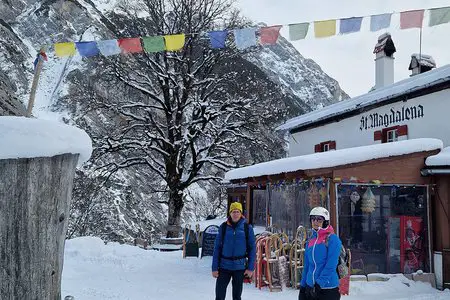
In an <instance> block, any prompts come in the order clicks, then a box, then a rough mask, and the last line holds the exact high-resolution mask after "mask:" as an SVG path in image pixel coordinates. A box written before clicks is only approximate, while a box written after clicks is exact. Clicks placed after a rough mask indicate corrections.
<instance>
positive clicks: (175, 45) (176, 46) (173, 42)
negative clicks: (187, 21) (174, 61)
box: [164, 33, 185, 51]
mask: <svg viewBox="0 0 450 300" xmlns="http://www.w3.org/2000/svg"><path fill="white" fill-rule="evenodd" d="M184 39H185V35H184V33H182V34H173V35H165V36H164V40H165V41H166V50H167V51H178V50H180V49H181V48H183V47H184Z"/></svg>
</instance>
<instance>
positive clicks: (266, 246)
mask: <svg viewBox="0 0 450 300" xmlns="http://www.w3.org/2000/svg"><path fill="white" fill-rule="evenodd" d="M276 231H277V230H276V228H273V227H272V228H270V230H269V231H266V232H263V233H261V234H260V235H259V236H258V238H257V239H256V267H255V286H256V287H258V288H259V289H261V288H262V287H265V286H268V287H269V290H270V291H271V292H272V291H281V290H282V289H283V288H285V287H294V288H297V287H298V283H299V281H300V276H301V272H302V270H303V254H304V245H305V241H306V229H305V228H304V227H303V226H299V227H298V228H297V231H296V234H295V237H294V240H293V241H292V243H289V238H288V236H287V235H286V234H285V233H282V232H276Z"/></svg>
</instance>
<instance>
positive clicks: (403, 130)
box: [397, 125, 408, 136]
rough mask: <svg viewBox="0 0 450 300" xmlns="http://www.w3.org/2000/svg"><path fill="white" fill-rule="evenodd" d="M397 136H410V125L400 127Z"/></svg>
mask: <svg viewBox="0 0 450 300" xmlns="http://www.w3.org/2000/svg"><path fill="white" fill-rule="evenodd" d="M397 135H398V136H404V135H408V125H402V126H398V128H397Z"/></svg>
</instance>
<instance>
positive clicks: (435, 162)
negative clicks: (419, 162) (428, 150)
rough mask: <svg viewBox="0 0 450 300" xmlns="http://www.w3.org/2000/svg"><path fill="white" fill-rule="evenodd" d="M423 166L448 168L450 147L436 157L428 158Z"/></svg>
mask: <svg viewBox="0 0 450 300" xmlns="http://www.w3.org/2000/svg"><path fill="white" fill-rule="evenodd" d="M425 164H426V165H427V166H450V147H446V148H444V149H443V150H442V151H441V152H439V153H438V154H436V155H433V156H429V157H428V158H427V159H426V161H425Z"/></svg>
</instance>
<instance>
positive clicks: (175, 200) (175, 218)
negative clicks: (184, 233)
mask: <svg viewBox="0 0 450 300" xmlns="http://www.w3.org/2000/svg"><path fill="white" fill-rule="evenodd" d="M183 206H184V203H183V192H182V191H180V190H178V189H171V190H170V193H169V215H168V222H167V237H168V238H174V237H179V234H180V231H181V227H180V223H181V211H182V210H183Z"/></svg>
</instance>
